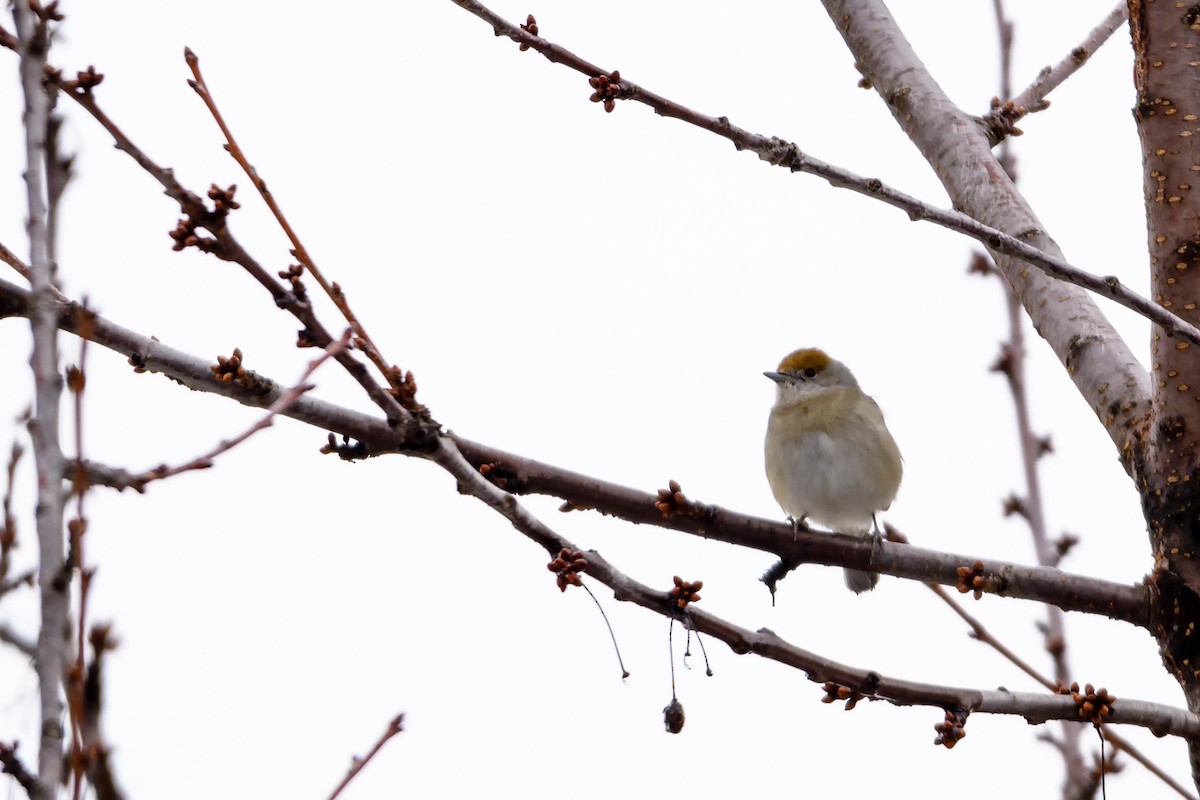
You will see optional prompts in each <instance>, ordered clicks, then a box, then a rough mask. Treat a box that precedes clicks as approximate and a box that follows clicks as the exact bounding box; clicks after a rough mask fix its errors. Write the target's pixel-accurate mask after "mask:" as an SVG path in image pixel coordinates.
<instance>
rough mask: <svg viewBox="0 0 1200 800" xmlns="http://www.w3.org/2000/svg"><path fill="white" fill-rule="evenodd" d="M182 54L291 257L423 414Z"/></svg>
mask: <svg viewBox="0 0 1200 800" xmlns="http://www.w3.org/2000/svg"><path fill="white" fill-rule="evenodd" d="M183 53H184V59H185V60H186V61H187V65H188V67H189V68H190V69H191V71H192V76H193V78H194V79H193V80H190V81H188V85H189V86H191V87H192V89H193V90H194V91H195V92H196V94H198V95H199V96H200V99H201V100H203V101H204V105H205V106H206V107H207V108H208V111H209V113H210V114H212V117H213V119H214V120H215V121H216V123H217V127H219V128H220V129H221V134H222V135H223V136H224V137H225V142H226V145H225V149H226V150H227V151H228V152H229V155H230V156H232V157H233V160H234V161H236V162H237V163H238V166H239V167H241V168H242V171H243V172H245V173H246V176H247V177H248V178H250V182H251V183H253V184H254V188H255V189H256V190H257V191H258V193H259V195H260V196H261V197H262V199H263V202H265V203H266V204H267V208H269V209H270V210H271V213H272V214H273V215H274V216H275V221H276V222H278V223H279V227H280V228H282V229H283V232H284V234H286V235H287V237H288V240H289V241H290V242H291V243H292V251H291V254H292V256H293V257H294V258H295V259H296V260H297V261H299V262H300V263H301V264H302V265H303V266H304V268H305V269H306V270H308V273H309V274H310V275H312V276H313V278H314V279H315V280H316V281H317V283H318V284H319V285H320V287H321V289H323V290H324V291H325V294H326V295H328V297H329V299H330V300H332V301H333V303H334V305H335V306H336V307H337V308H338V310H339V311H341V312H342V316H343V317H344V318H345V319H346V322H347V323H348V324H349V325H350V327H351V329H352V330H353V331H354V335H355V337H356V338H355V343H354V344H355V347H357V348H358V349H359V350H362V351H363V353H365V354H366V356H367V358H369V359H370V360H371V362H372V363H373V364H374V365H375V367H376V368H377V369H378V370H379V372H380V374H381V375H382V376H383V378H384V379H385V380H386V381H387V382H388V385H389V386H391V387H392V392H393V394H394V395H395V396H396V398H397V399H398V400H400V402H401V404H402V405H403V406H404V407H405V408H406V409H408V410H409V411H411V412H413V413H414V414H419V415H422V414H424V413H425V407H424V406H422V405H421V404H420V403H417V402H416V399H415V396H414V395H415V386H413V385H412V376H411V374H407V373H405V372H403V371H401V370H400V368H399V367H396V366H393V365H389V364H388V363H387V361H386V360H385V359H384V357H383V354H382V353H381V352H380V351H379V348H378V347H377V346H376V345H375V342H374V341H373V340H372V339H371V336H370V334H368V333H367V330H366V328H365V327H363V325H362V323H361V322H360V321H359V319H358V317H357V316H356V315H355V313H354V311H353V310H352V309H351V308H350V303H349V301H348V300H347V298H346V295H345V292H343V291H342V288H341V287H340V286H339V285H338V284H337V283H330V282H329V281H328V280H326V278H325V276H324V275H323V274H322V273H321V271H320V270H319V269H318V268H317V265H316V262H314V261H313V259H312V257H311V256H310V255H309V253H308V249H307V248H306V247H305V246H304V244H303V243H302V242H301V241H300V237H299V235H297V233H296V231H295V229H294V228H293V227H292V225H291V223H290V222H288V219H287V217H286V216H285V215H284V213H283V209H282V208H281V207H280V205H279V203H278V202H276V200H275V195H274V194H273V193H272V192H271V191H270V190H269V189H267V182H266V181H264V180H263V179H262V177H261V176H260V175H259V174H258V170H257V169H255V168H254V165H253V164H251V163H250V161H249V159H248V158H246V154H245V153H244V152H243V151H242V148H241V147H240V146H239V145H238V143H237V140H236V139H235V138H234V136H233V131H231V130H230V129H229V126H228V125H227V124H226V123H225V118H224V117H223V116H222V115H221V112H220V110H219V109H218V108H217V103H216V100H215V99H214V98H213V96H212V92H211V91H209V88H208V84H207V83H206V82H205V80H204V75H203V74H202V73H201V72H200V59H199V58H198V57H197V56H196V54H195V53H193V52H192V50H191V48H184V51H183ZM406 379H407V380H406Z"/></svg>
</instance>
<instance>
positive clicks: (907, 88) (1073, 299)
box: [823, 0, 1151, 475]
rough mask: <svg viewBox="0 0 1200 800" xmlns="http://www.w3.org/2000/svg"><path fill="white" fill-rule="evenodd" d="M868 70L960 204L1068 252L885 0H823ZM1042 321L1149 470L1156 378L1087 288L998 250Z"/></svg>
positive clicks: (1122, 443) (1037, 322) (1048, 248)
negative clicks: (1145, 454) (1146, 449)
mask: <svg viewBox="0 0 1200 800" xmlns="http://www.w3.org/2000/svg"><path fill="white" fill-rule="evenodd" d="M823 2H824V5H825V8H826V11H827V12H828V13H829V16H830V18H831V19H832V20H833V22H834V25H835V26H836V28H837V30H838V32H839V33H840V34H841V35H842V38H843V39H845V41H846V44H847V46H848V47H849V49H850V52H851V53H852V54H853V56H854V59H855V61H856V62H857V63H858V66H859V68H860V69H861V70H862V73H863V75H864V77H866V78H867V80H869V81H870V82H871V85H872V86H873V87H874V88H875V90H876V91H877V92H879V94H880V96H881V97H883V99H884V101H885V102H886V103H887V105H888V107H889V108H890V109H891V112H892V115H893V116H894V117H895V118H896V121H897V122H898V123H899V124H900V127H901V128H902V129H903V130H904V132H905V133H906V134H907V135H908V137H909V138H910V139H911V140H912V142H913V144H915V145H916V147H917V149H918V150H919V151H920V152H921V155H922V156H924V158H925V160H926V161H928V162H929V164H930V166H932V167H933V170H934V172H935V173H936V174H937V176H938V179H939V180H940V181H941V182H942V186H943V187H945V189H946V193H947V194H948V195H949V196H950V199H951V201H952V202H953V204H954V207H955V208H956V209H958V210H960V211H962V212H964V213H966V214H967V215H969V216H971V217H973V218H975V219H977V220H979V221H980V222H983V223H986V224H987V225H989V226H991V227H994V228H997V229H999V230H1001V231H1004V232H1005V233H1008V234H1011V235H1013V236H1015V237H1017V238H1019V239H1021V240H1022V241H1025V242H1027V243H1029V244H1031V245H1034V246H1036V247H1038V248H1039V249H1041V250H1042V251H1044V252H1046V253H1047V254H1050V255H1053V256H1055V257H1057V258H1062V251H1061V250H1060V249H1059V247H1058V245H1057V244H1056V243H1055V242H1054V240H1053V239H1051V238H1050V236H1049V234H1047V233H1046V231H1045V230H1044V229H1043V227H1042V224H1041V222H1040V221H1039V220H1038V218H1037V217H1036V216H1035V215H1034V213H1033V210H1032V209H1031V208H1030V207H1029V205H1028V204H1027V203H1026V202H1025V200H1024V198H1023V197H1021V195H1020V193H1019V192H1018V191H1017V190H1016V188H1015V187H1014V186H1013V183H1012V181H1011V180H1010V179H1009V177H1008V175H1007V174H1005V172H1004V170H1003V169H1002V168H1001V167H1000V165H999V164H998V163H997V161H996V158H995V157H994V156H993V155H992V152H991V149H990V147H989V144H988V139H987V133H986V131H985V129H984V127H983V125H982V124H981V122H980V121H979V120H978V119H977V118H975V117H972V116H970V115H969V114H967V113H965V112H964V111H963V110H962V109H960V108H958V107H957V106H955V105H954V103H952V102H951V101H950V99H949V98H948V97H947V96H946V94H945V92H943V91H942V89H941V87H940V86H938V84H937V82H936V81H935V80H934V79H933V78H932V77H931V76H930V74H929V72H928V70H926V68H925V65H924V64H922V63H921V60H920V59H919V58H918V57H917V55H916V53H915V52H914V51H913V49H912V47H911V46H910V45H909V43H908V40H907V39H905V38H904V34H903V33H902V32H901V31H900V28H899V26H897V24H896V22H895V20H894V19H892V15H891V13H890V12H889V11H888V9H887V6H886V5H884V3H883V2H882V0H823ZM992 255H993V257H994V258H995V261H996V264H997V266H998V267H999V268H1000V271H1001V272H1002V273H1003V275H1004V277H1005V278H1006V279H1007V280H1008V282H1009V283H1010V284H1011V285H1012V287H1013V290H1014V291H1015V292H1016V294H1017V297H1018V298H1019V299H1020V301H1021V305H1022V306H1023V307H1024V308H1025V311H1026V312H1027V313H1028V314H1029V316H1030V319H1031V320H1032V321H1033V325H1034V328H1035V329H1036V330H1037V331H1038V333H1039V334H1040V335H1041V336H1042V338H1043V339H1045V340H1046V342H1047V343H1048V344H1049V345H1050V347H1051V349H1053V351H1054V353H1055V355H1057V356H1058V358H1059V360H1060V361H1061V362H1062V363H1063V365H1064V366H1065V367H1066V368H1067V373H1068V374H1069V375H1070V377H1071V380H1072V381H1073V382H1074V383H1075V386H1076V388H1077V389H1078V390H1079V392H1080V394H1081V395H1083V397H1084V399H1085V400H1086V401H1087V402H1088V405H1089V406H1090V407H1091V408H1092V411H1093V413H1094V414H1095V415H1096V417H1097V418H1098V419H1099V420H1100V421H1101V423H1102V424H1103V425H1104V428H1105V430H1106V431H1107V432H1108V435H1109V437H1110V438H1111V439H1112V441H1113V443H1114V444H1115V445H1116V446H1117V450H1118V452H1119V454H1120V456H1121V459H1122V463H1123V464H1124V465H1125V467H1126V470H1127V471H1129V472H1130V473H1131V474H1134V475H1136V473H1137V472H1138V470H1139V468H1140V461H1141V453H1142V439H1143V437H1144V435H1145V433H1146V431H1147V429H1148V427H1149V424H1150V416H1151V409H1150V382H1149V378H1148V376H1147V375H1146V371H1145V370H1144V369H1143V368H1142V367H1141V365H1140V364H1138V362H1137V359H1135V358H1134V357H1133V353H1132V352H1131V351H1130V349H1129V347H1128V346H1127V345H1126V344H1125V343H1124V342H1123V341H1122V340H1121V338H1120V337H1119V336H1118V335H1117V333H1116V331H1115V330H1114V329H1113V328H1112V325H1111V324H1110V323H1109V321H1108V320H1107V319H1106V318H1105V316H1104V314H1103V313H1102V312H1101V311H1100V309H1099V308H1097V306H1096V304H1095V303H1094V302H1093V300H1092V298H1091V296H1089V295H1088V293H1087V292H1085V291H1083V290H1082V289H1079V288H1077V287H1075V286H1070V285H1068V284H1065V283H1062V282H1061V281H1057V280H1054V279H1051V278H1049V277H1047V276H1046V275H1045V274H1043V273H1041V272H1040V271H1038V270H1034V269H1030V268H1029V267H1028V266H1027V265H1025V264H1024V263H1023V262H1021V261H1018V260H1017V259H1014V258H1011V257H1008V256H1005V255H1003V254H1002V253H998V252H994V251H993V252H992Z"/></svg>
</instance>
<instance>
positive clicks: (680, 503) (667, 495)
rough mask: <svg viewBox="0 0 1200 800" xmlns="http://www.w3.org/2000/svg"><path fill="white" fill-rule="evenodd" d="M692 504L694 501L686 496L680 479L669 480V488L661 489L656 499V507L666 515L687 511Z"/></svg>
mask: <svg viewBox="0 0 1200 800" xmlns="http://www.w3.org/2000/svg"><path fill="white" fill-rule="evenodd" d="M691 505H692V501H691V500H688V499H687V497H685V496H684V494H683V488H682V487H681V486H680V485H679V482H678V481H668V482H667V488H666V489H659V490H658V499H657V500H655V501H654V507H655V508H657V509H658V510H659V511H661V512H662V515H663V516H664V517H669V516H671V515H673V514H683V513H686V512H687V511H688V509H689V508H690V507H691Z"/></svg>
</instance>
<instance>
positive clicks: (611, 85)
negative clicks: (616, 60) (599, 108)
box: [588, 69, 621, 113]
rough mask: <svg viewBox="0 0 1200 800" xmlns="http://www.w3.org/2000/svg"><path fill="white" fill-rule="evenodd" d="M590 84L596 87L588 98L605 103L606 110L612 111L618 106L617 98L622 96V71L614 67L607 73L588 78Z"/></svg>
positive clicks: (594, 101)
mask: <svg viewBox="0 0 1200 800" xmlns="http://www.w3.org/2000/svg"><path fill="white" fill-rule="evenodd" d="M588 84H589V85H590V86H591V87H592V88H593V89H595V91H594V92H592V96H591V97H589V98H588V99H589V100H591V101H592V102H593V103H604V110H605V111H608V112H609V113H611V112H612V110H613V109H614V108H616V107H617V103H616V100H617V98H618V97H620V96H621V71H620V70H616V69H614V70H613V71H612V72H610V73H609V74H607V75H605V74H603V73H601V74H600V75H597V76H596V77H594V78H588Z"/></svg>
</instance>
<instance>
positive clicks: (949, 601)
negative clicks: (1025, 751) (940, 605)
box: [925, 583, 1057, 692]
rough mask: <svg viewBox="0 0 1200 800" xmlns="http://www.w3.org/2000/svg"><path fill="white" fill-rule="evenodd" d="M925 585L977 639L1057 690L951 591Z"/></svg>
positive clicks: (928, 584)
mask: <svg viewBox="0 0 1200 800" xmlns="http://www.w3.org/2000/svg"><path fill="white" fill-rule="evenodd" d="M925 585H926V586H928V587H929V588H930V590H932V591H933V593H934V594H936V595H937V596H938V597H939V598H941V600H942V602H944V603H945V604H946V605H948V606H950V608H951V609H952V610H953V611H954V613H955V614H957V615H958V616H959V617H961V618H962V620H963V621H964V622H966V623H967V625H969V626H970V627H971V635H972V636H974V637H975V639H977V640H978V641H980V642H983V643H984V644H986V645H987V646H989V647H991V648H992V649H993V650H995V651H996V652H998V653H999V654H1000V655H1002V656H1004V657H1005V658H1007V659H1008V660H1009V661H1010V662H1012V664H1013V665H1014V666H1016V667H1017V669H1019V670H1021V671H1022V672H1024V673H1025V674H1026V675H1028V676H1029V677H1031V678H1033V679H1034V680H1035V681H1037V682H1038V683H1040V684H1041V685H1042V686H1045V687H1046V688H1047V689H1049V690H1050V691H1052V692H1053V691H1054V690H1055V688H1056V687H1057V684H1055V682H1054V681H1052V680H1050V679H1049V678H1047V677H1046V676H1045V675H1043V674H1042V673H1040V672H1038V671H1037V670H1036V669H1034V667H1033V666H1032V665H1031V664H1030V663H1029V662H1027V661H1026V660H1025V659H1023V658H1021V657H1020V656H1018V655H1017V654H1016V653H1014V652H1013V651H1012V650H1010V649H1009V648H1008V646H1007V645H1005V644H1004V643H1003V642H1001V641H1000V640H999V639H997V638H996V637H995V636H993V635H992V633H991V631H989V630H988V629H987V628H986V627H985V626H984V624H983V623H982V622H980V621H979V620H978V619H976V618H975V617H973V616H972V615H971V614H969V613H968V612H967V610H966V609H965V608H963V607H962V603H959V602H958V601H957V600H955V599H954V598H953V597H951V596H950V593H949V592H947V591H946V590H945V589H944V588H943V587H941V586H938V585H937V584H936V583H927V584H925Z"/></svg>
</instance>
